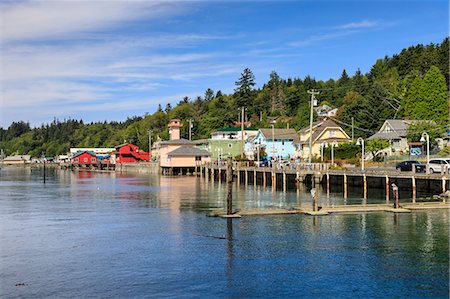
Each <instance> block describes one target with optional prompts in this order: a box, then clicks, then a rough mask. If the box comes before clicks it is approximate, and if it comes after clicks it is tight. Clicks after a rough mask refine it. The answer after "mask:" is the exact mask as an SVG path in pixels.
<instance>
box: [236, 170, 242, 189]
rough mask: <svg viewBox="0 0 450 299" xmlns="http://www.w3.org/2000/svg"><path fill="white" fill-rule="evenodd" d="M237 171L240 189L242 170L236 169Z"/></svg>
mask: <svg viewBox="0 0 450 299" xmlns="http://www.w3.org/2000/svg"><path fill="white" fill-rule="evenodd" d="M236 168H237V169H236V171H237V183H238V187H239V186H240V185H241V170H240V169H239V167H236Z"/></svg>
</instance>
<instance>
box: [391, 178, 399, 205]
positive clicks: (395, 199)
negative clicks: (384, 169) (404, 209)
mask: <svg viewBox="0 0 450 299" xmlns="http://www.w3.org/2000/svg"><path fill="white" fill-rule="evenodd" d="M392 192H393V196H394V209H398V208H399V207H400V205H399V204H398V187H397V186H396V185H395V184H392Z"/></svg>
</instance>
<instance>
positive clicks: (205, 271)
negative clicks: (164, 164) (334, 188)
mask: <svg viewBox="0 0 450 299" xmlns="http://www.w3.org/2000/svg"><path fill="white" fill-rule="evenodd" d="M225 199H226V192H225V185H223V184H222V185H219V184H218V183H217V182H216V183H215V184H213V183H211V182H209V183H208V182H206V181H204V180H200V179H196V178H192V177H176V178H167V177H160V176H156V175H151V176H134V175H124V174H99V173H89V172H79V173H76V172H73V173H72V172H68V171H67V172H64V171H53V172H51V173H50V175H49V177H48V178H47V183H46V184H45V185H44V184H43V183H42V176H41V172H40V171H39V170H33V171H30V170H29V169H13V168H11V169H2V170H0V232H1V234H0V267H1V268H0V270H1V271H0V297H2V298H47V297H51V298H86V297H93V298H130V297H136V298H142V297H148V298H165V297H169V298H177V297H178V298H189V297H200V298H217V297H219V298H220V297H236V298H246V297H268V298H279V297H296V298H298V297H311V298H338V297H352V298H353V297H360V298H373V297H398V298H414V297H436V298H445V297H448V295H449V214H448V212H447V211H428V212H414V213H411V214H399V215H393V214H390V213H367V214H356V215H342V214H341V215H330V216H324V217H316V218H314V217H310V216H299V215H296V216H265V217H245V218H241V219H234V220H232V221H227V220H224V219H219V218H209V217H206V216H205V214H206V213H207V212H208V211H209V210H210V209H213V208H220V207H223V204H224V202H225ZM323 200H324V201H328V202H329V203H330V202H331V203H340V202H343V199H342V198H340V196H339V195H336V196H334V195H333V194H332V195H331V197H330V198H329V199H328V198H325V199H323ZM352 200H353V201H355V202H357V201H360V199H358V198H354V199H349V201H352ZM235 203H236V208H237V209H239V208H254V207H260V208H265V207H269V206H281V207H290V206H295V205H310V204H311V202H310V196H309V195H308V194H307V193H304V194H303V193H302V194H300V195H297V194H296V193H295V192H294V193H287V194H284V195H282V194H277V195H273V194H272V192H270V189H269V190H268V191H264V190H261V189H260V188H256V189H253V186H252V187H251V188H249V190H248V191H245V189H242V188H240V189H239V190H236V192H235Z"/></svg>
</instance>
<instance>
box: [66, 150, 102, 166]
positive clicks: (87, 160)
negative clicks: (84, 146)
mask: <svg viewBox="0 0 450 299" xmlns="http://www.w3.org/2000/svg"><path fill="white" fill-rule="evenodd" d="M98 162H99V159H98V158H97V156H96V155H95V154H94V153H91V152H88V151H84V152H79V153H77V154H75V155H74V156H73V157H72V158H70V163H71V164H72V165H79V166H91V165H97V163H98Z"/></svg>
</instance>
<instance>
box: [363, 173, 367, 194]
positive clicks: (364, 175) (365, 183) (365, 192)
mask: <svg viewBox="0 0 450 299" xmlns="http://www.w3.org/2000/svg"><path fill="white" fill-rule="evenodd" d="M363 183H364V199H366V198H367V177H366V174H363Z"/></svg>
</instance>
